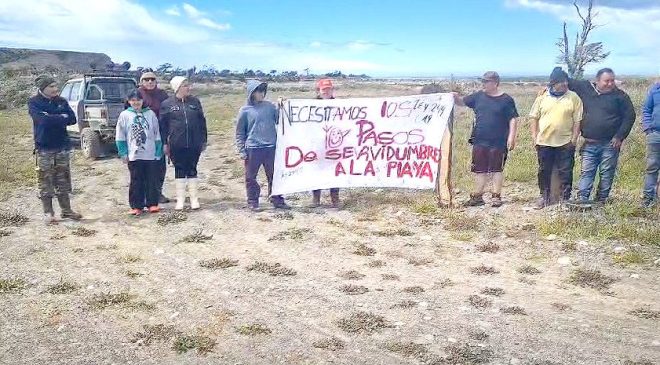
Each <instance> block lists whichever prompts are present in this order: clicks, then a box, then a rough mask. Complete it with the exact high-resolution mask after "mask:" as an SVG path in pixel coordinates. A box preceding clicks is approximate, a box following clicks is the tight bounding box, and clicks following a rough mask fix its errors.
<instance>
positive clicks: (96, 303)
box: [87, 292, 133, 309]
mask: <svg viewBox="0 0 660 365" xmlns="http://www.w3.org/2000/svg"><path fill="white" fill-rule="evenodd" d="M132 298H133V296H132V295H130V294H128V293H127V292H121V293H116V294H110V293H101V294H96V295H94V296H93V297H92V298H91V299H90V300H88V301H87V304H88V305H89V306H90V308H92V309H106V308H108V307H113V306H117V305H126V304H128V303H129V302H130V301H131V299H132Z"/></svg>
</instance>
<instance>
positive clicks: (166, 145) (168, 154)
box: [163, 144, 170, 157]
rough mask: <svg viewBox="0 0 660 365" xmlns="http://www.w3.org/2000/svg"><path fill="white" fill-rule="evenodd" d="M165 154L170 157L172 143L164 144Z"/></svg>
mask: <svg viewBox="0 0 660 365" xmlns="http://www.w3.org/2000/svg"><path fill="white" fill-rule="evenodd" d="M163 156H167V157H170V145H168V144H164V145H163Z"/></svg>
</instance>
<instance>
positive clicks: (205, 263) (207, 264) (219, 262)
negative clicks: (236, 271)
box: [199, 258, 238, 270]
mask: <svg viewBox="0 0 660 365" xmlns="http://www.w3.org/2000/svg"><path fill="white" fill-rule="evenodd" d="M199 266H201V267H203V268H205V269H210V270H218V269H227V268H230V267H234V266H238V260H232V259H230V258H221V259H209V260H202V261H200V262H199Z"/></svg>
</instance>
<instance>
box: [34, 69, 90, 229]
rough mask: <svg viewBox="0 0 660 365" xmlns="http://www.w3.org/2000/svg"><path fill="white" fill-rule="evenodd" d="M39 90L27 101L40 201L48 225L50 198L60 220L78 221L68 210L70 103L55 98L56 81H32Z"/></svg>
mask: <svg viewBox="0 0 660 365" xmlns="http://www.w3.org/2000/svg"><path fill="white" fill-rule="evenodd" d="M35 83H36V86H37V88H38V89H39V90H38V92H37V95H35V96H33V97H31V98H30V100H29V102H28V109H29V113H30V117H32V127H33V134H34V148H35V153H36V157H37V181H38V185H39V198H40V199H41V203H42V205H43V210H44V216H45V219H46V222H47V223H51V222H53V221H54V216H55V211H54V210H53V195H55V196H57V201H58V203H59V204H60V208H61V210H62V212H61V217H62V218H69V219H74V220H79V219H81V218H82V215H80V214H78V213H76V212H74V211H73V210H72V209H71V201H70V199H69V194H70V193H71V169H70V167H69V152H70V150H71V143H70V141H69V134H68V133H67V130H66V126H67V125H73V124H76V116H75V114H74V113H73V110H71V107H69V103H68V102H67V101H66V100H65V99H64V98H61V97H60V96H59V95H58V92H59V90H58V88H57V83H56V82H55V79H53V78H52V77H50V76H39V77H37V79H36V80H35Z"/></svg>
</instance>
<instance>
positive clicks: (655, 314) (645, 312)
mask: <svg viewBox="0 0 660 365" xmlns="http://www.w3.org/2000/svg"><path fill="white" fill-rule="evenodd" d="M628 314H631V315H633V316H635V317H639V318H644V319H656V320H657V319H660V311H654V310H651V308H649V307H644V308H637V309H635V310H632V311H630V312H628Z"/></svg>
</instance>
